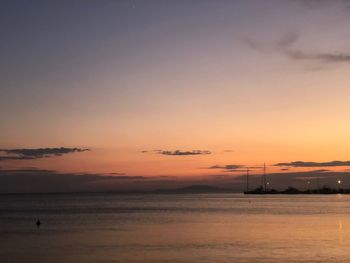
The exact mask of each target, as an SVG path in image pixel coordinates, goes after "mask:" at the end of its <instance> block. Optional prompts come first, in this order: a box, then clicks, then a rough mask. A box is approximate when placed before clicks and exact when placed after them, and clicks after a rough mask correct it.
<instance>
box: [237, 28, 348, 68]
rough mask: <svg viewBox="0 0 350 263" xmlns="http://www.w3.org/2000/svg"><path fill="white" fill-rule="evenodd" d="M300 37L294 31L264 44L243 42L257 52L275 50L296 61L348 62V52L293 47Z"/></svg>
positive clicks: (247, 39)
mask: <svg viewBox="0 0 350 263" xmlns="http://www.w3.org/2000/svg"><path fill="white" fill-rule="evenodd" d="M299 38H300V36H299V34H298V33H296V32H289V33H287V34H285V36H283V37H282V38H281V39H280V40H279V41H277V42H275V43H273V44H270V45H265V44H262V43H260V42H258V41H255V40H252V39H249V38H246V39H243V42H244V43H245V44H246V45H247V46H248V47H249V48H252V49H254V50H256V51H258V52H264V53H269V52H277V53H279V54H281V55H283V56H285V57H287V58H289V59H292V60H298V61H311V62H317V63H321V64H336V63H347V62H350V52H344V51H334V52H314V51H305V50H300V49H298V48H297V47H294V44H295V43H296V42H297V41H298V39H299Z"/></svg>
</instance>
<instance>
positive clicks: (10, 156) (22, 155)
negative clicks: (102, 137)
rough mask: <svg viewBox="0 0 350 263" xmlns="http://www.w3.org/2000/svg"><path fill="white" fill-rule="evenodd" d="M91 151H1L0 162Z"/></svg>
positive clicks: (48, 149) (61, 149) (58, 149)
mask: <svg viewBox="0 0 350 263" xmlns="http://www.w3.org/2000/svg"><path fill="white" fill-rule="evenodd" d="M85 151H90V149H87V148H66V147H60V148H35V149H0V152H2V153H3V154H1V155H0V161H5V160H35V159H41V158H48V157H57V156H62V155H64V154H69V153H76V152H85Z"/></svg>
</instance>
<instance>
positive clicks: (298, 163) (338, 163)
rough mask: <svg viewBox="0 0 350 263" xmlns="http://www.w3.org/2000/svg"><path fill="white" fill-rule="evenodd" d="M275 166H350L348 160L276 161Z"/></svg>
mask: <svg viewBox="0 0 350 263" xmlns="http://www.w3.org/2000/svg"><path fill="white" fill-rule="evenodd" d="M275 166H289V167H337V166H338V167H339V166H350V161H331V162H304V161H296V162H290V163H277V164H275Z"/></svg>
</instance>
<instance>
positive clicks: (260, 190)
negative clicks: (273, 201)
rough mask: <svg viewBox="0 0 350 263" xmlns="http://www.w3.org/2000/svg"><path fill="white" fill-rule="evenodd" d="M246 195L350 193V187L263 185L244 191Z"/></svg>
mask: <svg viewBox="0 0 350 263" xmlns="http://www.w3.org/2000/svg"><path fill="white" fill-rule="evenodd" d="M244 194H245V195H275V194H285V195H296V194H306V195H307V194H323V195H325V194H350V189H334V188H330V187H327V186H324V187H323V188H319V189H308V190H299V189H297V188H295V187H288V188H287V189H285V190H282V191H279V190H275V189H264V188H263V187H262V186H261V187H258V188H256V189H254V190H250V191H244Z"/></svg>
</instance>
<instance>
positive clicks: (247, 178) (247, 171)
mask: <svg viewBox="0 0 350 263" xmlns="http://www.w3.org/2000/svg"><path fill="white" fill-rule="evenodd" d="M248 191H249V168H248V167H247V192H248Z"/></svg>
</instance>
